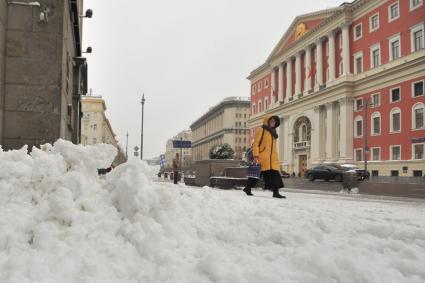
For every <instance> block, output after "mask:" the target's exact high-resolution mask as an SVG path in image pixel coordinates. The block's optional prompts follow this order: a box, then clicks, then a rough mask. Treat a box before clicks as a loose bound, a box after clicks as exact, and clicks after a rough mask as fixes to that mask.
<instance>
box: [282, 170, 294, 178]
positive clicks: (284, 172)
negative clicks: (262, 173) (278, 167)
mask: <svg viewBox="0 0 425 283" xmlns="http://www.w3.org/2000/svg"><path fill="white" fill-rule="evenodd" d="M280 176H282V178H289V177H291V175H290V174H289V173H288V172H286V171H280Z"/></svg>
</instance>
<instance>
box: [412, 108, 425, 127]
mask: <svg viewBox="0 0 425 283" xmlns="http://www.w3.org/2000/svg"><path fill="white" fill-rule="evenodd" d="M424 112H425V106H424V104H423V103H422V102H418V103H416V104H415V105H413V107H412V128H413V129H414V130H417V129H424V128H425V123H424Z"/></svg>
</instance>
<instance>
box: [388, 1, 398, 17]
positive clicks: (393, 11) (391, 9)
mask: <svg viewBox="0 0 425 283" xmlns="http://www.w3.org/2000/svg"><path fill="white" fill-rule="evenodd" d="M399 17H400V6H399V3H398V1H397V2H395V3H393V4H391V5H390V6H388V21H389V22H392V21H394V20H396V19H398V18H399Z"/></svg>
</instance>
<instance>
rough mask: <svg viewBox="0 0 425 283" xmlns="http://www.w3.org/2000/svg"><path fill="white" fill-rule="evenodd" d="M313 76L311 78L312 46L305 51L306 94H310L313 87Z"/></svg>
mask: <svg viewBox="0 0 425 283" xmlns="http://www.w3.org/2000/svg"><path fill="white" fill-rule="evenodd" d="M312 79H313V78H312V76H311V46H307V48H306V49H305V81H304V92H305V94H308V93H309V92H310V90H311V87H312V83H311V82H312Z"/></svg>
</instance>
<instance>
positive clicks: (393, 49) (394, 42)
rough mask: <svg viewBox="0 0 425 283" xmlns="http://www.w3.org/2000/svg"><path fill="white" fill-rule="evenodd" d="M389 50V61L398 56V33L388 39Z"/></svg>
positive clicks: (399, 50) (399, 52)
mask: <svg viewBox="0 0 425 283" xmlns="http://www.w3.org/2000/svg"><path fill="white" fill-rule="evenodd" d="M388 42H389V50H390V61H392V60H395V59H397V58H400V56H401V47H400V35H399V34H398V35H395V36H393V37H391V38H390V39H389V41H388Z"/></svg>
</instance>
